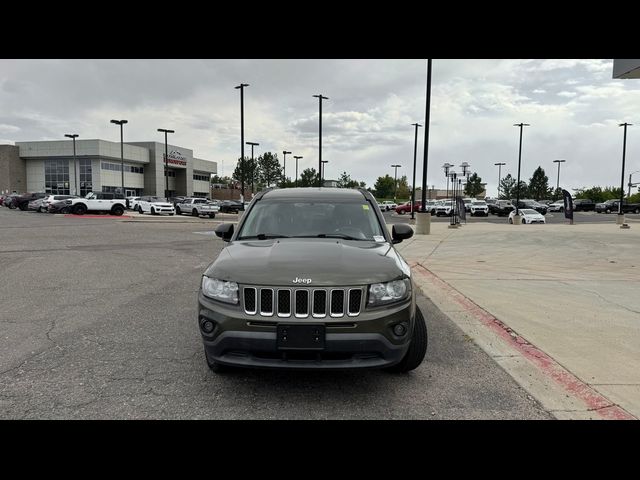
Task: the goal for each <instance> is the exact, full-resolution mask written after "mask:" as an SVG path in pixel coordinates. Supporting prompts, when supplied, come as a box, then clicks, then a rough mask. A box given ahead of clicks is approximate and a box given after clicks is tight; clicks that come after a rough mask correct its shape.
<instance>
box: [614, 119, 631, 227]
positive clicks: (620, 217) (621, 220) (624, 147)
mask: <svg viewBox="0 0 640 480" xmlns="http://www.w3.org/2000/svg"><path fill="white" fill-rule="evenodd" d="M631 125H633V124H632V123H627V122H624V123H621V124H620V125H618V126H619V127H624V139H623V141H622V177H621V179H620V203H619V204H618V222H619V224H620V225H622V224H623V223H624V213H623V211H622V202H623V201H624V161H625V157H626V154H627V127H629V126H631Z"/></svg>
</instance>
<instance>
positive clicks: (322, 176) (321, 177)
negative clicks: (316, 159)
mask: <svg viewBox="0 0 640 480" xmlns="http://www.w3.org/2000/svg"><path fill="white" fill-rule="evenodd" d="M325 163H329V160H322V163H321V165H322V174H321V175H320V186H321V187H324V164H325Z"/></svg>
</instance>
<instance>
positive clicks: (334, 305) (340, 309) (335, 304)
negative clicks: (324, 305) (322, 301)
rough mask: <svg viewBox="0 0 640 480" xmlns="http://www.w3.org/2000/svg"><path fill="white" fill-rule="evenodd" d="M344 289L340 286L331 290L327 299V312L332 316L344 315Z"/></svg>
mask: <svg viewBox="0 0 640 480" xmlns="http://www.w3.org/2000/svg"><path fill="white" fill-rule="evenodd" d="M344 297H345V291H344V290H343V289H342V288H335V289H332V290H331V300H330V301H329V314H330V315H331V316H332V317H334V318H337V317H343V316H344V307H345V301H344V300H345V298H344Z"/></svg>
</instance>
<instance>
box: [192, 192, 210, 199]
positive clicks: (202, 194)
mask: <svg viewBox="0 0 640 480" xmlns="http://www.w3.org/2000/svg"><path fill="white" fill-rule="evenodd" d="M208 195H209V194H208V193H205V192H193V196H194V197H199V198H206V197H207V196H208Z"/></svg>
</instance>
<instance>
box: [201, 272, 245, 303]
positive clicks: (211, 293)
mask: <svg viewBox="0 0 640 480" xmlns="http://www.w3.org/2000/svg"><path fill="white" fill-rule="evenodd" d="M202 293H203V294H204V295H205V296H207V297H209V298H213V299H214V300H220V301H221V302H226V303H233V304H237V303H238V284H237V283H236V282H225V281H224V280H218V279H217V278H209V277H205V276H203V277H202Z"/></svg>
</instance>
